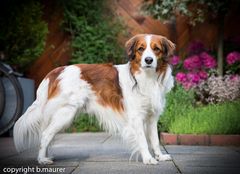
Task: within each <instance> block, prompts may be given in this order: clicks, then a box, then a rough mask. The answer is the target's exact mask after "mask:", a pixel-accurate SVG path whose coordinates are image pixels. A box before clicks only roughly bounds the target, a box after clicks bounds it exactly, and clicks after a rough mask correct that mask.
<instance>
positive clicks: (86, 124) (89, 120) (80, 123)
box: [67, 114, 102, 132]
mask: <svg viewBox="0 0 240 174" xmlns="http://www.w3.org/2000/svg"><path fill="white" fill-rule="evenodd" d="M86 131H90V132H98V131H102V128H101V127H100V125H99V124H98V121H97V119H96V117H94V116H88V115H87V114H80V115H79V116H78V117H76V118H75V120H74V122H73V124H72V126H71V127H70V128H68V130H67V132H86Z"/></svg>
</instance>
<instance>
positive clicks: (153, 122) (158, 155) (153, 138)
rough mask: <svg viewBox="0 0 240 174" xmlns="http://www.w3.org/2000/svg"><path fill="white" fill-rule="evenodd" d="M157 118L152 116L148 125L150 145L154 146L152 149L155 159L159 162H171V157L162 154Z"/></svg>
mask: <svg viewBox="0 0 240 174" xmlns="http://www.w3.org/2000/svg"><path fill="white" fill-rule="evenodd" d="M157 122H158V119H157V117H153V116H151V117H150V118H149V120H148V123H147V129H148V131H147V132H148V136H149V140H150V143H151V145H152V149H153V152H154V155H155V159H156V160H158V161H168V160H171V159H172V158H171V156H170V155H168V154H166V155H164V154H162V152H161V150H160V144H159V138H158V130H157Z"/></svg>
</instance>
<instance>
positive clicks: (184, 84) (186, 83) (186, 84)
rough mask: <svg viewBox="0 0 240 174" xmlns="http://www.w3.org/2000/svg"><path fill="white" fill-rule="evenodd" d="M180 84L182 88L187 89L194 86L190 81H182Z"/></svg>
mask: <svg viewBox="0 0 240 174" xmlns="http://www.w3.org/2000/svg"><path fill="white" fill-rule="evenodd" d="M182 85H183V87H184V89H185V90H187V91H188V90H189V89H191V88H192V87H193V86H194V84H193V83H191V82H184V83H183V84H182Z"/></svg>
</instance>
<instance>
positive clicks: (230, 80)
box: [194, 75, 240, 104]
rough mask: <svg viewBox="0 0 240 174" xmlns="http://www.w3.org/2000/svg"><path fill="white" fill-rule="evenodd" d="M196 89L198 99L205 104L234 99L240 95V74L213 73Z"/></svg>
mask: <svg viewBox="0 0 240 174" xmlns="http://www.w3.org/2000/svg"><path fill="white" fill-rule="evenodd" d="M194 91H195V94H196V99H197V101H200V102H201V103H204V104H208V103H219V102H224V101H233V100H236V99H238V98H239V97H240V76H238V75H234V76H233V75H225V76H223V77H222V76H215V75H212V76H210V77H209V78H208V79H207V80H205V81H203V82H201V83H200V84H198V85H197V86H196V87H195V89H194Z"/></svg>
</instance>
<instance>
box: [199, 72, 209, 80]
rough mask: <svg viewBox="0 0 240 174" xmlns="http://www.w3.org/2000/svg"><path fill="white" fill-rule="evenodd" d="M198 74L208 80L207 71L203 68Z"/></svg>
mask: <svg viewBox="0 0 240 174" xmlns="http://www.w3.org/2000/svg"><path fill="white" fill-rule="evenodd" d="M198 75H199V77H200V79H202V80H206V79H207V78H208V74H207V72H206V71H203V70H201V71H199V72H198Z"/></svg>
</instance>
